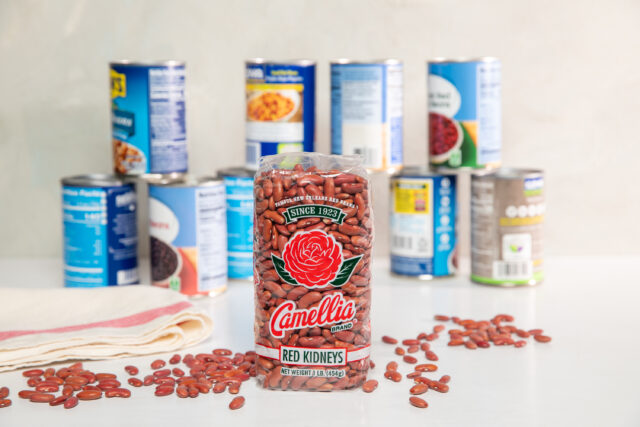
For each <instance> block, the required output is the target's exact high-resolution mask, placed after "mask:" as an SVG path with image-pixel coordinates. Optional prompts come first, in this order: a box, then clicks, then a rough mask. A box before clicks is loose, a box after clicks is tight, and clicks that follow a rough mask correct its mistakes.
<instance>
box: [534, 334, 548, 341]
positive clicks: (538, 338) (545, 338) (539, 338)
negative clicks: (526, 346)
mask: <svg viewBox="0 0 640 427" xmlns="http://www.w3.org/2000/svg"><path fill="white" fill-rule="evenodd" d="M533 339H534V340H536V341H538V342H549V341H551V337H549V336H546V335H540V334H538V335H534V336H533Z"/></svg>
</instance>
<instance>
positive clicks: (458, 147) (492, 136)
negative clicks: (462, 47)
mask: <svg viewBox="0 0 640 427" xmlns="http://www.w3.org/2000/svg"><path fill="white" fill-rule="evenodd" d="M427 68H428V72H427V74H428V75H427V87H428V105H429V156H430V161H431V164H432V165H434V166H438V167H440V166H444V167H447V168H471V169H484V168H495V167H497V166H499V165H500V162H501V159H502V154H501V152H502V104H501V84H502V83H501V81H502V77H501V73H502V69H501V64H500V61H499V60H498V59H496V58H488V57H485V58H478V59H471V60H456V59H440V58H438V59H434V60H432V61H429V62H428V64H427Z"/></svg>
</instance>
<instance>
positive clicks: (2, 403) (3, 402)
mask: <svg viewBox="0 0 640 427" xmlns="http://www.w3.org/2000/svg"><path fill="white" fill-rule="evenodd" d="M11 403H12V402H11V399H0V408H6V407H9V406H11Z"/></svg>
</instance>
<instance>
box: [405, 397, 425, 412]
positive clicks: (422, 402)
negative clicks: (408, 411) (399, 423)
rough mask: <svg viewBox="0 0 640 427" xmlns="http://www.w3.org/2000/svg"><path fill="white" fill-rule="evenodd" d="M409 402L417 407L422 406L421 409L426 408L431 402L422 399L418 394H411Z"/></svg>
mask: <svg viewBox="0 0 640 427" xmlns="http://www.w3.org/2000/svg"><path fill="white" fill-rule="evenodd" d="M409 403H411V404H412V405H413V406H415V407H416V408H421V409H424V408H426V407H428V406H429V404H428V403H427V401H426V400H424V399H421V398H419V397H417V396H411V397H410V398H409Z"/></svg>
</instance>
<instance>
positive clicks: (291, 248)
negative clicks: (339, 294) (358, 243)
mask: <svg viewBox="0 0 640 427" xmlns="http://www.w3.org/2000/svg"><path fill="white" fill-rule="evenodd" d="M282 259H283V260H284V264H285V269H286V270H287V271H288V272H289V274H290V275H291V277H293V278H294V279H295V280H296V281H297V282H298V283H300V284H301V285H303V286H306V287H309V288H312V287H322V286H326V285H327V284H328V283H329V282H330V281H332V280H333V279H335V277H336V274H338V271H339V270H340V266H341V265H342V248H341V247H340V245H339V244H338V242H336V241H335V239H334V238H333V237H331V236H329V235H328V234H327V233H325V232H324V231H321V230H312V231H307V232H303V233H298V234H296V235H295V236H294V237H293V239H291V240H289V242H287V245H286V246H285V248H284V251H282Z"/></svg>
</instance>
